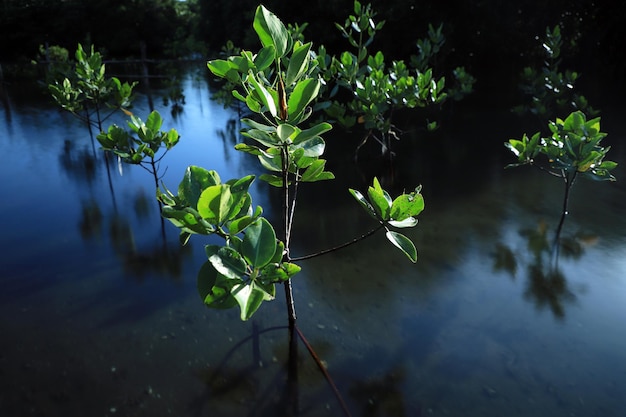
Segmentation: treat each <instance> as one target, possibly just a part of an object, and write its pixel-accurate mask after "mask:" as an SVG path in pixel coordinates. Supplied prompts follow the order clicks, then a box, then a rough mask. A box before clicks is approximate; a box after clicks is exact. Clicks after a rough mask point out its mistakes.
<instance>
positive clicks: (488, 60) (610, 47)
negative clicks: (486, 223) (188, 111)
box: [0, 0, 626, 103]
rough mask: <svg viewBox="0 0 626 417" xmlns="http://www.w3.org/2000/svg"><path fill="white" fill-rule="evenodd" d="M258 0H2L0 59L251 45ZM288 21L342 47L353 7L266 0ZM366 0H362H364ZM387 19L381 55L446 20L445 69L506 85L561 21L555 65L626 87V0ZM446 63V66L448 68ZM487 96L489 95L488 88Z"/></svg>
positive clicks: (176, 54)
mask: <svg viewBox="0 0 626 417" xmlns="http://www.w3.org/2000/svg"><path fill="white" fill-rule="evenodd" d="M258 4H259V1H258V0H237V1H214V0H188V1H176V0H106V1H105V0H95V1H94V0H3V1H2V3H1V5H0V63H2V64H3V65H5V71H4V72H5V74H4V75H5V78H6V77H7V71H6V68H7V67H6V64H14V63H20V62H30V60H32V59H33V58H35V57H36V56H37V52H38V49H39V45H46V44H47V45H60V46H63V47H65V48H67V49H68V50H69V51H70V54H71V53H73V51H75V49H76V45H77V43H79V42H81V43H83V44H94V45H95V46H96V48H97V49H98V50H100V51H101V52H103V53H104V55H105V57H106V58H109V59H111V58H118V59H122V58H128V57H138V56H139V54H140V47H139V45H140V44H141V43H142V42H143V43H145V45H146V46H147V54H148V56H149V57H150V58H175V59H178V58H182V57H196V58H198V59H208V58H213V57H215V56H216V55H217V53H218V52H219V50H220V48H221V46H222V45H224V44H225V42H226V41H227V40H229V39H230V40H232V41H233V42H234V43H235V45H238V46H243V47H250V48H255V47H256V46H257V44H258V39H257V38H256V36H255V34H254V31H253V30H252V20H253V15H254V10H255V8H256V7H257V5H258ZM263 4H264V5H265V6H266V7H267V8H269V9H270V10H272V11H273V12H274V13H276V14H277V15H278V16H279V17H280V18H281V20H283V22H285V23H299V24H302V23H304V22H308V23H309V26H308V27H307V29H306V30H305V32H304V34H305V37H306V39H307V40H310V41H312V42H313V43H314V45H317V46H319V45H321V44H324V45H325V46H326V47H327V49H328V50H329V51H330V52H331V53H337V52H340V51H343V50H346V49H349V48H350V47H349V45H348V43H347V42H346V41H345V40H344V39H342V38H341V36H340V34H339V31H338V30H337V29H336V28H335V25H334V23H335V22H339V23H343V21H344V20H345V19H346V17H347V16H348V15H349V14H350V13H353V2H352V0H341V1H329V0H323V1H322V0H309V1H306V2H296V1H293V0H290V1H287V0H266V1H265V2H263ZM363 4H366V2H363ZM372 5H373V7H374V10H375V11H376V12H377V13H378V15H377V17H376V18H377V20H383V19H384V20H386V25H385V27H384V28H383V30H382V31H381V33H380V34H379V35H378V36H377V38H376V41H375V42H374V44H373V45H372V46H371V47H370V50H371V51H375V50H382V51H383V52H384V53H385V56H386V58H387V59H389V60H391V59H405V60H408V58H409V56H410V55H411V54H413V53H415V52H416V51H417V49H416V46H415V44H416V40H417V39H419V38H423V37H425V36H426V34H427V30H428V24H429V23H432V24H433V25H435V26H437V25H438V24H440V23H443V24H444V33H445V36H446V44H445V48H444V51H443V53H442V60H441V65H442V67H443V68H442V70H449V69H451V68H453V67H456V66H459V65H463V66H465V67H466V69H467V70H468V71H469V72H470V73H471V74H472V75H474V76H475V77H476V78H477V79H478V84H477V85H476V89H477V90H478V91H481V90H483V91H493V90H494V89H495V90H497V91H500V93H501V94H505V95H506V94H512V92H513V91H514V90H515V88H516V85H517V82H518V78H519V73H520V71H521V70H522V68H523V67H525V66H539V65H540V64H541V59H542V54H541V47H540V42H539V39H540V38H541V37H542V36H543V35H544V34H545V30H546V27H548V26H550V27H553V26H554V25H556V24H559V25H561V32H562V36H563V40H564V47H563V51H562V57H563V62H562V64H561V68H563V69H566V68H567V69H572V70H576V71H578V72H580V73H582V75H583V76H582V78H581V79H580V81H579V82H578V84H577V88H579V89H580V90H581V92H582V93H583V94H584V95H585V96H587V97H588V98H589V100H590V102H591V103H593V102H594V98H595V97H596V95H597V96H602V97H604V100H603V101H604V102H606V98H607V96H608V97H609V100H610V98H611V97H613V98H614V100H615V101H616V102H617V101H618V100H620V99H621V95H622V94H623V92H624V89H625V85H626V84H625V83H624V75H625V74H626V65H625V63H624V62H625V61H624V57H623V54H624V46H625V43H626V42H625V40H626V2H621V1H617V0H598V1H585V0H569V1H564V0H552V1H545V0H543V1H537V0H520V1H516V2H505V1H501V0H474V1H467V0H448V1H445V2H442V1H435V0H428V1H419V2H418V1H414V0H384V1H383V0H373V1H372ZM446 65H448V66H449V67H450V68H445V66H446ZM486 99H487V100H488V99H489V98H488V97H487V98H486Z"/></svg>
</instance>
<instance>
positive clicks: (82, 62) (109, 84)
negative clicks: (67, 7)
mask: <svg viewBox="0 0 626 417" xmlns="http://www.w3.org/2000/svg"><path fill="white" fill-rule="evenodd" d="M75 57H76V63H75V66H74V70H73V71H69V76H67V77H64V78H63V79H56V80H52V81H51V82H50V83H49V84H48V90H49V91H50V94H51V95H52V98H53V99H54V101H55V102H56V103H57V104H58V105H59V106H61V108H63V109H64V110H67V111H69V112H70V113H72V114H73V115H74V116H76V117H77V118H78V119H80V120H81V121H83V122H84V123H86V124H87V126H88V127H89V130H90V132H91V129H92V128H95V129H96V131H97V132H101V131H102V130H103V129H102V127H103V126H102V124H103V122H104V121H105V120H106V119H108V118H109V117H110V116H111V115H112V114H113V113H115V112H116V111H118V110H121V109H125V108H129V107H130V105H131V103H132V92H133V88H134V87H135V85H136V84H137V83H136V82H134V83H132V84H129V83H127V82H124V83H122V82H121V81H120V80H119V79H118V78H116V77H106V68H105V64H103V63H102V56H101V55H100V53H99V52H95V51H94V47H93V45H92V46H91V49H90V51H89V53H87V52H85V50H84V49H83V46H82V45H81V44H78V48H77V49H76V53H75ZM56 74H59V75H60V76H62V75H64V73H63V72H57V73H56Z"/></svg>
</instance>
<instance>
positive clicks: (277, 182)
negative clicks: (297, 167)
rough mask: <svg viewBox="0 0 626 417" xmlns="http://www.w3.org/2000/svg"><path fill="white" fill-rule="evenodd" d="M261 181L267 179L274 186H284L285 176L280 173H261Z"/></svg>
mask: <svg viewBox="0 0 626 417" xmlns="http://www.w3.org/2000/svg"><path fill="white" fill-rule="evenodd" d="M259 179H260V180H261V181H265V182H266V183H268V184H269V185H271V186H273V187H282V186H283V177H279V176H278V175H271V174H261V175H260V176H259Z"/></svg>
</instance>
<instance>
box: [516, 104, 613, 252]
mask: <svg viewBox="0 0 626 417" xmlns="http://www.w3.org/2000/svg"><path fill="white" fill-rule="evenodd" d="M548 126H549V128H550V132H552V134H551V135H550V136H548V137H541V134H540V133H535V134H534V135H533V136H532V137H530V138H529V137H528V136H527V135H526V134H524V136H523V137H522V139H521V140H517V139H511V140H509V141H508V142H506V143H505V145H506V146H507V147H508V148H509V149H510V150H511V152H513V153H514V154H515V155H516V156H517V159H518V162H517V163H514V164H509V165H508V166H507V168H509V167H515V166H520V165H535V166H537V167H539V168H540V169H542V170H543V171H545V172H547V173H549V174H550V175H553V176H555V177H557V178H560V179H562V180H563V183H564V185H565V194H564V197H563V210H562V214H561V220H560V222H559V226H558V228H557V231H556V240H558V239H559V235H560V233H561V229H562V227H563V223H564V221H565V216H566V215H567V206H568V201H569V195H570V191H571V188H572V186H573V185H574V182H575V180H576V178H577V176H578V175H583V176H586V177H588V178H591V179H594V180H608V181H615V177H614V176H613V175H611V173H610V171H611V170H613V169H614V168H615V167H616V166H617V163H615V162H613V161H605V160H604V157H605V156H606V154H607V153H608V151H609V149H610V146H607V147H602V146H600V142H601V141H602V139H604V137H606V133H602V132H600V118H595V119H592V120H589V121H588V120H587V118H586V117H585V114H584V113H582V112H580V111H577V112H574V113H572V114H570V115H569V116H568V117H567V118H566V119H565V120H561V119H556V121H555V122H550V124H549V125H548ZM539 157H541V158H542V159H543V160H537V158H539Z"/></svg>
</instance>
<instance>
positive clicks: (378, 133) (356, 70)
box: [317, 0, 475, 158]
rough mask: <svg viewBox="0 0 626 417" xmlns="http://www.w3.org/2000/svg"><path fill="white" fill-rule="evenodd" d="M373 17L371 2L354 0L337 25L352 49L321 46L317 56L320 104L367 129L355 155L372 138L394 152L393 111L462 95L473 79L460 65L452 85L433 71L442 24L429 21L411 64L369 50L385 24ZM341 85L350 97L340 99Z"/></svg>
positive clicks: (398, 132) (333, 114)
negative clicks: (335, 52) (336, 51)
mask: <svg viewBox="0 0 626 417" xmlns="http://www.w3.org/2000/svg"><path fill="white" fill-rule="evenodd" d="M375 16H376V13H375V12H374V11H373V9H372V7H371V4H368V5H365V6H363V5H361V3H360V2H359V1H358V0H355V1H354V14H353V15H349V16H348V18H347V19H346V20H345V22H344V24H343V25H341V24H339V23H336V24H335V25H336V27H337V28H338V29H339V31H340V32H341V34H342V35H343V37H344V38H346V39H347V41H348V43H349V44H350V45H351V46H352V47H353V48H354V51H344V52H343V53H341V54H340V55H339V57H338V58H337V57H334V56H333V57H330V56H328V55H327V54H326V49H325V48H324V47H320V49H319V51H318V58H317V61H318V66H319V68H320V73H321V75H322V77H323V78H324V81H325V85H326V89H325V99H326V100H327V101H326V102H324V103H320V104H319V106H320V107H322V108H324V110H325V112H326V113H327V115H328V116H329V117H330V118H331V119H334V120H337V121H338V122H339V123H340V124H342V125H343V126H344V127H346V128H351V127H352V126H354V125H356V124H360V125H362V126H363V127H364V129H365V134H364V136H363V138H362V139H361V141H360V142H359V144H358V145H357V148H356V151H355V158H356V157H358V152H359V150H360V149H361V148H362V147H363V146H364V145H365V144H366V143H367V142H368V141H369V140H370V139H372V140H374V141H376V142H377V143H378V144H379V145H380V147H381V154H382V155H389V156H390V157H391V156H393V155H394V153H393V151H392V149H391V148H392V140H399V138H400V136H401V135H402V133H403V131H402V129H401V128H398V127H397V126H395V125H394V123H393V117H394V113H395V112H396V111H397V110H401V109H415V108H424V107H429V106H433V105H442V104H443V103H444V102H445V101H446V99H447V98H448V95H449V93H452V94H453V95H452V97H453V98H454V99H455V100H460V99H461V98H463V97H464V96H465V95H466V94H469V93H470V92H471V91H472V88H473V84H474V82H475V79H474V78H473V77H472V76H471V75H470V74H469V73H467V72H466V71H465V69H464V68H463V67H458V68H456V69H455V70H454V72H453V75H454V78H455V81H456V85H455V87H453V88H452V89H450V88H446V87H445V83H446V80H445V77H440V78H437V77H436V76H435V73H434V70H433V68H432V61H434V60H435V58H436V57H437V54H438V53H439V51H440V48H441V46H442V45H443V43H444V42H445V37H444V36H443V34H442V26H439V28H438V29H437V30H435V29H434V28H433V27H432V25H430V26H429V38H427V39H423V40H419V41H418V43H417V45H418V49H419V51H420V53H419V55H417V56H412V57H411V64H409V65H407V64H406V63H405V62H404V61H402V60H400V61H396V60H393V61H391V63H388V62H385V56H384V54H383V52H382V51H378V52H376V53H370V52H369V51H368V47H369V46H370V45H371V43H372V42H373V40H374V38H375V36H376V33H377V32H378V31H380V30H381V29H382V28H383V26H384V23H385V22H384V21H381V22H378V23H375V22H374V17H375ZM340 88H342V89H347V90H348V92H349V93H350V97H351V98H350V99H349V100H342V99H340V98H339V99H338V95H337V94H338V92H339V89H340ZM427 127H428V129H429V130H433V129H435V128H436V127H437V123H436V122H428V123H427Z"/></svg>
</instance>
